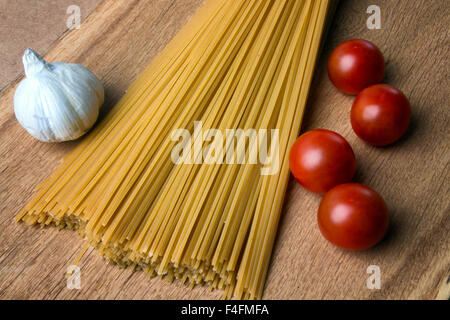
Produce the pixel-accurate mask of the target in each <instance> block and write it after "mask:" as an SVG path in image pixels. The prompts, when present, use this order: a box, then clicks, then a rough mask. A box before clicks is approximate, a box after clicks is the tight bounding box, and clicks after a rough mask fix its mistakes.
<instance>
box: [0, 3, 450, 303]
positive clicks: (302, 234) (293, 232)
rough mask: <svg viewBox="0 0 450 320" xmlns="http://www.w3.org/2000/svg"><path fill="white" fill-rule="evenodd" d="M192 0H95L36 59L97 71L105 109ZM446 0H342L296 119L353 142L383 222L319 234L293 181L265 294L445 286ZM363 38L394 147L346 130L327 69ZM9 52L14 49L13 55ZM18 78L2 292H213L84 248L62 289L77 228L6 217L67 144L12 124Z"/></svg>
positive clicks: (444, 293)
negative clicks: (377, 285)
mask: <svg viewBox="0 0 450 320" xmlns="http://www.w3.org/2000/svg"><path fill="white" fill-rule="evenodd" d="M375 2H376V4H377V5H379V7H380V8H381V23H382V25H381V27H382V28H381V29H380V30H369V29H368V28H367V27H366V20H367V18H368V16H369V15H368V14H367V13H366V9H367V7H368V6H369V5H371V4H374V3H375ZM201 4H202V0H178V1H169V0H167V1H166V0H158V1H156V0H147V1H144V0H141V1H139V0H135V1H125V0H123V1H114V0H103V1H101V2H100V4H99V5H98V6H97V8H96V9H95V10H94V11H93V12H92V13H91V14H90V15H89V17H88V18H87V19H86V20H85V22H84V23H83V25H82V28H81V30H73V31H70V32H67V33H65V34H64V35H63V36H62V38H61V39H59V40H58V41H57V42H56V43H55V44H54V45H53V46H52V48H51V49H50V50H49V51H48V52H47V53H46V55H45V57H46V58H47V59H48V60H50V61H56V60H58V61H71V62H77V63H81V64H83V65H85V66H86V67H88V68H90V69H91V70H93V71H94V72H95V73H96V74H97V75H98V76H99V77H100V78H101V79H102V81H103V82H104V84H105V88H106V96H107V99H106V105H107V106H108V107H112V106H113V105H114V103H115V102H117V100H118V99H119V97H120V96H121V95H122V94H123V93H124V91H125V90H126V88H127V86H128V85H129V84H130V83H131V81H132V80H133V79H134V78H135V77H136V76H137V75H138V74H139V73H140V72H141V71H142V70H143V69H144V68H145V66H146V65H147V64H148V63H149V62H150V61H151V60H152V58H153V57H154V56H155V55H156V54H157V53H158V52H159V51H160V50H161V49H162V48H163V47H164V46H165V45H166V44H167V42H168V41H169V40H170V39H171V38H172V37H173V36H174V35H175V34H176V32H177V31H178V30H179V29H180V28H181V27H182V26H183V25H184V24H185V23H186V22H187V21H188V19H189V18H190V17H191V16H192V14H193V13H194V12H195V11H196V10H197V9H198V8H199V6H200V5H201ZM449 23H450V4H449V2H448V1H447V0H434V1H426V0H415V1H408V0H404V1H397V0H390V1H387V0H385V1H382V0H379V1H368V0H367V1H366V0H364V1H362V0H343V1H341V2H340V4H339V6H338V8H337V11H336V14H335V17H334V20H333V22H332V24H331V28H330V32H329V33H328V35H327V38H326V40H325V46H324V50H323V52H322V54H321V57H320V59H319V62H318V68H317V70H316V73H315V79H314V83H313V86H312V90H311V93H310V97H309V101H308V106H307V113H306V117H305V121H304V125H303V129H302V130H310V129H314V128H327V129H331V130H335V131H337V132H339V133H341V134H342V135H343V136H345V137H346V138H347V139H348V141H349V142H350V143H351V145H352V146H353V148H354V151H355V153H356V156H357V161H358V169H357V175H356V177H355V181H357V182H361V183H364V184H367V185H370V186H372V187H373V188H374V189H375V190H377V191H378V192H379V193H380V194H381V195H383V197H384V198H385V200H386V202H387V203H388V206H389V209H390V213H391V219H392V223H391V227H390V230H389V232H388V235H387V237H386V239H385V240H384V241H383V242H382V243H381V244H379V245H378V246H376V247H375V248H372V249H370V250H367V251H364V252H348V251H344V250H341V249H338V248H336V247H334V246H332V245H330V244H329V243H327V242H326V241H325V240H324V239H323V238H322V236H321V235H320V232H319V229H318V227H317V224H316V211H317V207H318V204H319V201H320V197H319V196H317V195H314V194H311V193H309V192H307V191H305V190H304V189H303V188H301V187H300V186H299V185H298V184H297V183H296V182H294V181H293V180H292V179H291V181H290V184H289V188H288V193H287V197H286V202H285V207H284V210H283V215H282V219H281V222H280V228H279V233H278V237H277V240H276V244H275V248H274V252H273V256H272V262H271V266H270V270H269V274H268V279H267V283H266V288H265V291H264V298H266V299H305V298H312V299H322V298H328V299H415V298H425V299H434V298H436V297H438V296H439V297H441V298H442V297H443V298H448V296H449V289H448V286H446V284H445V283H446V282H448V280H447V279H448V276H449V275H450V240H449V239H450V237H449V233H450V206H449V204H450V192H449V191H450V190H449V189H450V183H449V182H450V180H449V160H450V146H449V141H450V140H449V138H450V134H449V133H450V132H449V128H450V126H449V119H450V113H449V105H448V101H450V97H449V89H448V88H449V45H450V43H449V40H450V38H449V29H448V25H449ZM351 38H364V39H368V40H371V41H373V42H374V43H375V44H376V45H378V46H379V48H380V49H381V50H382V52H383V53H384V55H385V57H386V60H387V75H386V79H385V82H387V83H390V84H392V85H394V86H397V87H398V88H400V89H401V90H402V91H404V93H405V94H406V95H407V96H408V97H409V99H410V102H411V106H412V114H413V116H412V123H411V126H410V128H409V130H408V132H407V134H406V136H405V137H404V138H402V139H401V141H399V142H397V143H396V144H394V145H393V146H390V147H386V148H374V147H370V146H368V145H366V144H364V143H363V142H362V141H360V140H359V139H357V138H356V136H355V134H354V133H353V132H352V130H351V126H350V121H349V111H350V107H351V103H352V101H353V98H352V97H349V96H344V95H343V94H341V93H339V92H338V91H337V90H336V89H335V88H334V87H333V86H332V85H331V83H330V81H329V80H328V77H327V74H326V62H327V57H328V55H329V53H330V52H331V50H332V48H334V47H335V46H336V45H337V44H338V43H340V42H341V41H344V40H347V39H351ZM17 59H18V60H19V59H20V57H17ZM16 84H17V81H15V82H13V83H11V85H10V86H8V87H7V88H6V89H5V90H3V92H1V93H0V299H73V298H75V299H189V298H190V299H210V298H212V299H215V298H219V297H220V296H221V293H220V292H218V291H216V292H209V290H208V289H207V288H206V287H201V286H199V287H196V288H194V289H193V290H190V289H189V288H187V287H185V286H184V285H182V284H180V283H179V282H174V283H168V282H167V281H165V280H161V279H159V278H153V279H149V278H147V276H145V275H144V274H143V273H142V272H132V271H130V270H124V269H119V268H118V267H116V266H114V265H111V264H108V263H106V262H105V261H104V260H102V258H101V257H100V256H99V255H98V254H97V253H96V252H95V250H93V249H89V250H88V252H87V254H86V255H85V256H84V257H83V259H82V261H81V262H80V267H81V275H82V277H81V290H69V289H67V287H66V279H65V272H66V268H67V267H68V266H69V265H70V264H71V262H72V261H73V260H74V258H75V256H76V255H77V254H78V253H79V251H80V248H81V247H82V245H83V240H82V239H80V238H79V236H78V235H76V234H75V233H73V232H71V231H67V230H63V231H57V230H56V229H54V228H45V229H41V228H39V227H28V226H26V225H24V224H16V223H15V222H14V221H13V217H14V216H15V214H16V213H17V212H18V211H19V210H20V208H21V207H22V206H24V205H25V203H26V202H27V200H28V199H29V198H30V196H31V195H32V193H33V188H34V187H35V186H36V185H37V184H38V182H39V181H41V180H42V179H43V178H44V177H46V176H47V175H48V174H49V173H51V172H52V170H53V169H54V168H55V167H56V166H57V165H58V162H59V160H60V159H61V158H62V156H63V155H64V154H66V153H67V152H68V151H69V150H70V149H71V148H73V146H74V145H75V144H76V143H77V142H71V143H62V144H43V143H40V142H38V141H36V140H34V139H33V138H31V137H30V136H29V135H28V134H27V133H26V132H25V131H24V130H23V129H22V128H21V127H20V126H19V124H18V123H17V121H16V119H15V117H14V113H13V103H12V97H13V94H14V89H15V86H16ZM370 265H377V266H379V267H380V270H381V289H379V290H370V289H368V288H367V287H366V279H367V278H368V277H369V276H370V275H369V274H367V273H366V269H367V267H368V266H370Z"/></svg>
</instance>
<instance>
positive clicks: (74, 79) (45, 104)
mask: <svg viewBox="0 0 450 320" xmlns="http://www.w3.org/2000/svg"><path fill="white" fill-rule="evenodd" d="M23 64H24V67H25V75H26V78H25V79H23V80H22V82H20V84H19V86H18V87H17V89H16V92H15V95H14V112H15V114H16V118H17V120H18V121H19V123H20V124H21V125H22V126H23V127H24V128H25V129H26V130H27V131H28V132H29V133H30V134H31V135H32V136H33V137H35V138H36V139H38V140H40V141H43V142H57V141H67V140H74V139H77V138H79V137H80V136H82V135H83V134H85V133H86V132H87V131H88V130H89V129H90V128H91V127H92V126H93V125H94V123H95V121H97V118H98V114H99V109H100V106H101V105H102V104H103V101H104V89H103V85H102V83H101V82H100V80H99V79H98V78H97V77H96V76H95V75H94V74H93V73H92V72H91V71H89V70H88V69H87V68H85V67H83V66H82V65H79V64H72V63H62V62H56V63H48V62H46V61H45V60H44V59H43V58H42V57H41V56H40V55H38V54H37V53H36V52H35V51H34V50H32V49H27V50H25V53H24V55H23Z"/></svg>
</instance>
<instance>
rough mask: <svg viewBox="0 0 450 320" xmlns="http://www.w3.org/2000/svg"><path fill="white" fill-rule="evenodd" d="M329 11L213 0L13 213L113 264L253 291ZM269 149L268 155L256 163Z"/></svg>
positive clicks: (320, 5) (324, 2) (237, 293)
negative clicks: (75, 237) (78, 238)
mask: <svg viewBox="0 0 450 320" xmlns="http://www.w3.org/2000/svg"><path fill="white" fill-rule="evenodd" d="M329 9H330V4H329V1H328V0H316V1H306V0H305V1H300V0H298V1H283V0H270V1H269V0H268V1H257V0H254V1H248V0H237V1H224V0H209V1H207V2H206V3H205V4H204V6H203V7H202V8H201V9H200V10H199V11H198V12H197V14H196V15H195V16H194V17H193V18H192V19H191V21H190V22H189V23H188V24H187V25H186V26H185V27H184V28H183V29H182V30H181V31H180V33H179V34H178V35H177V36H176V37H175V38H174V39H173V40H172V41H171V43H170V44H169V45H168V46H167V47H166V48H165V49H164V50H163V51H162V52H161V53H160V54H159V55H158V56H157V57H156V58H155V59H154V60H153V62H152V63H151V64H150V65H149V66H148V67H147V69H146V70H145V71H144V72H143V73H142V74H141V75H140V76H139V77H138V78H137V79H136V80H135V82H134V83H133V84H132V85H131V86H130V88H129V89H128V90H127V92H126V94H125V95H124V96H123V97H122V99H121V100H120V101H119V102H118V103H117V105H116V106H115V107H114V108H113V109H112V110H111V111H110V112H109V113H108V114H107V115H106V116H105V118H104V119H102V121H101V122H100V123H99V124H98V125H97V126H96V128H95V129H94V130H93V131H92V132H90V133H89V135H88V136H86V137H85V138H84V139H83V140H82V141H80V143H79V144H78V145H77V146H76V147H75V148H74V150H73V151H71V152H70V153H69V154H68V155H67V156H66V157H65V158H64V159H63V161H62V163H61V165H60V166H59V167H58V168H57V169H56V170H55V171H54V172H53V173H52V174H51V175H50V176H49V177H48V178H47V179H45V180H44V181H43V182H42V183H41V184H40V185H39V186H38V187H37V188H36V192H35V195H34V196H33V197H32V199H31V200H30V202H29V203H28V204H27V205H26V206H25V208H24V209H23V210H22V211H21V212H20V213H19V214H18V216H17V219H18V220H19V221H24V222H26V223H28V224H41V225H43V226H46V225H55V226H57V227H59V228H70V229H74V230H77V231H78V232H79V233H80V235H82V236H83V237H85V238H86V239H87V241H88V243H89V244H90V245H92V246H94V247H96V248H97V249H98V251H99V252H100V254H101V255H102V256H104V257H105V258H106V259H108V260H110V261H113V262H115V263H117V264H119V265H120V266H124V267H127V266H129V267H132V268H136V269H142V270H144V271H145V272H147V273H148V274H149V275H160V276H164V277H167V278H168V279H175V278H176V279H180V280H182V281H183V282H186V281H187V282H189V283H190V284H191V285H196V284H207V285H209V286H210V287H211V288H219V289H222V290H224V297H226V298H230V297H233V296H234V297H236V298H246V299H253V298H261V297H262V293H263V288H264V282H265V278H266V274H267V270H268V267H269V263H270V256H271V252H272V247H273V245H274V239H275V235H276V230H277V226H278V221H279V218H280V214H281V210H282V205H283V197H284V194H285V190H286V187H287V182H288V178H289V167H288V151H289V147H290V145H292V143H293V142H294V139H295V137H296V136H297V134H298V132H299V130H300V125H301V120H302V117H303V113H304V109H305V105H306V98H307V95H308V91H309V87H310V84H311V81H312V74H313V69H314V65H315V61H316V58H317V55H318V52H319V44H320V40H321V36H322V33H323V30H324V27H325V21H326V19H327V14H328V13H329V11H330V10H329ZM199 123H201V125H202V128H201V129H200V130H197V124H199ZM212 128H214V129H216V131H218V132H226V131H227V130H230V129H235V130H238V131H237V132H239V130H241V132H244V133H245V132H248V130H250V129H254V130H255V131H256V132H266V134H265V135H262V136H261V135H258V139H256V140H252V139H251V137H249V136H247V135H246V134H238V135H235V136H233V137H232V139H230V140H228V139H226V141H224V139H222V138H220V139H219V138H218V137H219V136H218V135H217V134H211V131H206V130H207V129H212ZM179 129H182V130H181V133H182V135H180V136H179V137H178V138H181V137H182V136H183V134H187V136H189V139H188V140H187V142H183V143H180V142H179V140H177V139H174V133H175V132H180V131H179ZM261 130H266V131H261ZM269 132H271V133H272V134H270V135H269ZM204 134H206V137H205V136H204ZM242 144H243V145H245V146H248V148H245V150H244V153H241V154H239V152H238V153H237V154H236V153H235V152H234V149H235V145H242ZM267 145H269V147H268V150H267V151H268V152H267V154H269V155H270V156H269V157H268V159H266V160H267V161H264V162H263V163H257V162H254V161H250V159H253V158H254V156H255V154H257V153H258V151H259V150H260V149H261V148H263V147H264V146H266V147H267ZM180 146H182V147H183V148H181V149H182V151H185V150H189V152H188V153H186V154H183V155H182V156H181V157H180V162H177V161H174V160H173V159H174V158H173V155H174V154H176V152H175V151H177V150H178V149H177V148H180ZM186 147H189V148H187V149H185V148H186ZM219 147H220V148H219ZM192 149H193V151H192ZM218 150H222V152H219V151H218ZM178 151H180V150H178ZM229 154H231V158H230V159H231V160H232V161H230V162H228V160H229V159H228V155H229ZM225 157H227V162H226V163H225V161H224V158H225ZM187 159H191V160H192V161H182V160H187ZM247 159H248V160H247ZM277 162H279V165H278V166H276V168H277V169H278V170H274V171H273V172H270V173H269V174H262V172H263V169H267V167H268V166H269V167H270V166H273V165H275V164H276V163H277Z"/></svg>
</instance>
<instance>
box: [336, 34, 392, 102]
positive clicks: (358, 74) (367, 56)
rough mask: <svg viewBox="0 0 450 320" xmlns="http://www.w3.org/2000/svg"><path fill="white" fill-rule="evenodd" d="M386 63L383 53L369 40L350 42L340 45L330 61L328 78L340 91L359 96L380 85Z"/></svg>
mask: <svg viewBox="0 0 450 320" xmlns="http://www.w3.org/2000/svg"><path fill="white" fill-rule="evenodd" d="M384 69H385V63H384V58H383V55H382V54H381V51H380V50H379V49H378V48H377V47H376V46H375V45H374V44H373V43H372V42H369V41H367V40H360V39H356V40H349V41H345V42H343V43H341V44H340V45H338V46H337V47H336V48H335V49H334V50H333V52H332V53H331V56H330V58H329V60H328V76H329V78H330V80H331V82H332V83H333V84H334V86H335V87H336V88H338V89H339V90H340V91H342V92H344V93H347V94H352V95H355V94H358V93H359V92H360V91H361V90H363V89H364V88H367V87H368V86H370V85H372V84H376V83H380V82H381V81H382V80H383V78H384Z"/></svg>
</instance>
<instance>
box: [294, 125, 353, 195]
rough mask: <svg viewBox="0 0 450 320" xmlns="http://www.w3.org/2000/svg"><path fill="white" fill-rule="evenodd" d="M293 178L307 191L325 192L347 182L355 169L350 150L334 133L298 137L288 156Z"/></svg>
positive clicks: (321, 130)
mask: <svg viewBox="0 0 450 320" xmlns="http://www.w3.org/2000/svg"><path fill="white" fill-rule="evenodd" d="M289 165H290V168H291V172H292V174H293V176H294V177H295V179H297V181H298V182H299V183H300V184H301V185H302V186H304V187H305V188H306V189H308V190H310V191H312V192H315V193H321V194H322V193H325V192H327V191H328V190H330V189H331V188H333V187H334V186H336V185H338V184H341V183H345V182H349V181H350V180H351V179H352V178H353V175H354V174H355V169H356V160H355V154H354V153H353V150H352V147H351V146H350V144H349V143H348V142H347V140H345V139H344V138H343V137H342V136H341V135H339V134H337V133H336V132H333V131H329V130H324V129H316V130H311V131H309V132H306V133H304V134H303V135H301V136H300V137H299V138H298V139H297V140H296V141H295V143H294V145H293V146H292V148H291V151H290V154H289Z"/></svg>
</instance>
